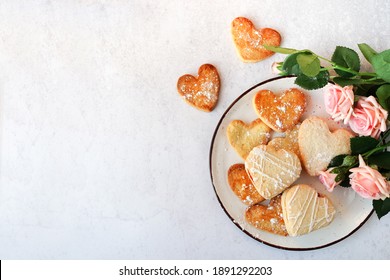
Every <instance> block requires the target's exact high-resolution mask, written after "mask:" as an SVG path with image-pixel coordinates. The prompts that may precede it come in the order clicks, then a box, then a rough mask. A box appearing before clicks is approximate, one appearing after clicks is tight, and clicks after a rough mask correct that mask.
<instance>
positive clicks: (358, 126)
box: [349, 96, 387, 139]
mask: <svg viewBox="0 0 390 280" xmlns="http://www.w3.org/2000/svg"><path fill="white" fill-rule="evenodd" d="M386 119H387V111H386V110H384V109H383V108H382V107H381V105H379V104H378V102H377V101H376V99H375V97H373V96H369V97H360V98H359V100H358V102H357V104H356V106H355V109H354V110H353V113H352V116H351V118H350V120H349V126H350V127H351V129H352V130H353V131H354V132H356V133H357V134H359V135H364V136H371V137H373V138H376V139H377V138H378V137H379V134H380V133H381V131H385V130H386Z"/></svg>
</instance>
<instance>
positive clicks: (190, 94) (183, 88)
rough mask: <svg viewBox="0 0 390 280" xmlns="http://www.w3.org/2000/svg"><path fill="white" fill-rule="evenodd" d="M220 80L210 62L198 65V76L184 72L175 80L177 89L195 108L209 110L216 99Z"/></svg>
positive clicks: (215, 102)
mask: <svg viewBox="0 0 390 280" xmlns="http://www.w3.org/2000/svg"><path fill="white" fill-rule="evenodd" d="M219 87H220V80H219V75H218V71H217V69H216V68H215V67H214V66H213V65H211V64H203V65H202V66H200V67H199V70H198V77H196V78H195V77H194V76H192V75H189V74H186V75H184V76H181V77H180V78H179V80H178V81H177V91H178V92H179V94H180V95H181V96H182V97H183V99H184V100H185V101H186V102H187V103H188V104H190V105H192V106H194V107H195V108H197V109H199V110H202V111H206V112H210V111H212V110H213V109H214V107H215V105H216V104H217V101H218V95H219Z"/></svg>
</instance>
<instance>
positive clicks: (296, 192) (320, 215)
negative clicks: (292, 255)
mask: <svg viewBox="0 0 390 280" xmlns="http://www.w3.org/2000/svg"><path fill="white" fill-rule="evenodd" d="M281 204H282V210H283V219H284V224H285V226H286V230H287V232H288V234H289V235H290V236H298V235H302V234H307V233H309V232H312V231H314V230H317V229H320V228H322V227H325V226H327V225H329V224H330V223H331V222H332V221H333V218H334V215H335V213H336V210H335V208H334V206H333V204H332V202H331V201H330V200H329V199H328V198H327V197H325V196H322V195H320V194H319V193H317V191H316V190H315V189H313V188H312V187H310V186H308V185H303V184H300V185H295V186H293V187H291V188H289V189H288V190H286V191H284V192H283V194H282V200H281Z"/></svg>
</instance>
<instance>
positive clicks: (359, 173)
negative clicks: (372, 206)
mask: <svg viewBox="0 0 390 280" xmlns="http://www.w3.org/2000/svg"><path fill="white" fill-rule="evenodd" d="M350 171H351V172H352V174H351V175H349V178H350V179H351V180H350V183H351V187H352V189H354V190H355V191H356V192H357V193H358V194H359V195H360V196H362V197H364V198H372V199H385V198H386V197H389V194H390V184H389V182H387V181H386V179H385V178H383V176H382V174H380V173H379V172H378V171H377V170H375V169H372V168H371V167H369V166H367V165H366V163H365V162H364V160H363V158H362V156H361V155H359V167H355V168H351V169H350Z"/></svg>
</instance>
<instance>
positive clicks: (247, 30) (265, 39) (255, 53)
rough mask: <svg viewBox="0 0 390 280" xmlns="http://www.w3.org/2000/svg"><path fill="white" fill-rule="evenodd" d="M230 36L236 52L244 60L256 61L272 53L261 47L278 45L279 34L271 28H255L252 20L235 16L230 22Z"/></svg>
mask: <svg viewBox="0 0 390 280" xmlns="http://www.w3.org/2000/svg"><path fill="white" fill-rule="evenodd" d="M231 32H232V37H233V41H234V45H235V47H236V50H237V53H238V55H239V57H240V58H241V60H242V61H244V62H258V61H260V60H263V59H265V58H267V57H269V56H271V55H272V54H273V52H272V51H269V50H267V49H265V48H264V47H263V45H268V46H280V41H281V36H280V34H279V32H278V31H276V30H274V29H271V28H262V29H256V28H255V26H254V25H253V23H252V21H250V20H249V19H247V18H245V17H237V18H235V19H234V20H233V22H232V27H231Z"/></svg>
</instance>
